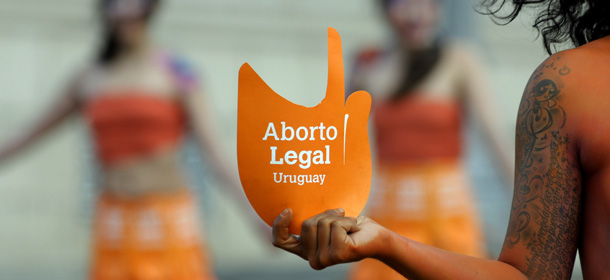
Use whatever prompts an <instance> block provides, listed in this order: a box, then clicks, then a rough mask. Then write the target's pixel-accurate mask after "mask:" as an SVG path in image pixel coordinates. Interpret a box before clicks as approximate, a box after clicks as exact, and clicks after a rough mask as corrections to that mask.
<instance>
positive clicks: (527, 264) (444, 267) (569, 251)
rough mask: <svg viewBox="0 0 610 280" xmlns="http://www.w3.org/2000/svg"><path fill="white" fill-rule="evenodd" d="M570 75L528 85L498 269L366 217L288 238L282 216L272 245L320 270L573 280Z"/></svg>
mask: <svg viewBox="0 0 610 280" xmlns="http://www.w3.org/2000/svg"><path fill="white" fill-rule="evenodd" d="M561 69H569V66H568V65H567V63H566V61H565V59H563V58H561V54H559V55H554V56H552V57H551V58H549V59H548V60H547V61H545V63H543V64H542V65H541V66H540V67H539V68H538V69H537V70H536V72H535V73H534V75H533V76H532V78H531V79H530V81H529V83H528V85H527V88H526V90H525V93H524V95H523V99H522V102H521V107H520V110H519V116H518V119H517V133H516V135H517V137H516V142H517V149H516V171H517V172H516V173H515V174H516V175H515V177H516V180H515V181H516V183H515V194H514V197H513V204H512V207H511V218H510V223H509V226H508V230H507V233H506V240H505V243H504V246H503V248H502V253H501V255H500V258H499V259H498V260H497V261H494V260H483V259H478V258H473V257H468V256H464V255H460V254H455V253H450V252H447V251H443V250H440V249H437V248H434V247H431V246H427V245H424V244H421V243H418V242H415V241H412V240H409V239H407V238H404V237H401V236H399V235H398V234H395V233H393V232H391V231H389V230H387V229H385V228H383V227H382V226H380V225H378V224H376V223H375V222H373V221H372V220H370V219H368V218H364V217H360V218H358V220H356V219H354V218H345V217H343V215H344V214H343V212H342V211H338V210H329V211H327V212H325V213H323V214H320V215H317V216H315V217H312V218H311V219H309V220H307V221H305V223H304V224H303V227H302V230H301V235H300V236H293V235H290V234H288V230H287V226H288V225H289V224H290V222H291V219H292V212H291V211H290V210H287V211H285V212H283V213H282V214H280V215H279V216H278V218H277V219H276V221H275V225H274V227H273V233H274V245H275V246H277V247H279V248H282V249H284V250H286V251H289V252H292V253H294V254H297V255H299V256H301V257H302V258H304V259H306V260H308V261H309V263H310V264H311V266H312V267H313V268H315V269H322V268H324V267H327V266H331V265H334V264H338V263H345V262H352V261H358V260H361V259H364V258H376V259H379V260H381V261H383V262H384V263H386V264H387V265H389V266H390V267H392V268H393V269H394V270H396V271H398V272H399V273H401V274H402V275H404V276H405V277H408V278H409V279H570V276H571V272H572V266H573V263H574V258H575V254H576V248H577V244H578V235H579V234H578V233H579V224H580V205H581V198H580V194H581V187H582V186H581V177H580V176H581V175H580V167H579V164H578V157H577V154H576V148H575V147H574V146H575V144H574V143H576V142H577V141H576V139H574V137H575V136H576V135H575V134H574V133H572V130H571V127H574V124H573V123H571V122H570V110H569V108H568V107H569V104H570V101H569V99H570V91H573V89H571V88H570V87H569V86H568V84H569V83H568V82H567V80H566V79H567V77H566V75H568V74H567V73H569V72H570V71H568V70H561Z"/></svg>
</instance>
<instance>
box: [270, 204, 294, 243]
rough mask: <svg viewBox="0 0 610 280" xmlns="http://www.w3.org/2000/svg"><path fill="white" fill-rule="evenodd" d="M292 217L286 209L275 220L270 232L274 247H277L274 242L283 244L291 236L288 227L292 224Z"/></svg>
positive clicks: (290, 212)
mask: <svg viewBox="0 0 610 280" xmlns="http://www.w3.org/2000/svg"><path fill="white" fill-rule="evenodd" d="M292 215H293V213H292V210H291V209H289V208H287V209H284V211H282V213H280V214H279V215H278V216H277V218H275V221H274V222H273V230H272V234H273V243H274V245H276V246H277V245H278V244H275V243H276V242H282V243H283V242H285V241H287V240H288V239H290V237H291V235H290V231H289V230H288V226H289V225H290V222H292Z"/></svg>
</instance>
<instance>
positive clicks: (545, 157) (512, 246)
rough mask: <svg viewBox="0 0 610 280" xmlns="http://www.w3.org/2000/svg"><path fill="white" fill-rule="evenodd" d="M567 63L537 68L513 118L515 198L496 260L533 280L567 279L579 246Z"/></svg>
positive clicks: (577, 190)
mask: <svg viewBox="0 0 610 280" xmlns="http://www.w3.org/2000/svg"><path fill="white" fill-rule="evenodd" d="M565 60H566V59H565V58H562V55H561V54H557V55H554V56H552V57H551V58H549V59H548V60H547V61H546V62H545V63H543V64H542V65H541V66H540V67H538V69H537V70H536V72H535V73H534V75H533V76H532V78H531V79H530V82H529V83H528V86H527V88H526V91H525V93H524V95H523V98H522V100H521V105H520V107H519V115H518V117H517V131H516V162H515V169H516V170H515V192H514V195H513V204H512V207H511V217H510V221H509V226H508V231H507V234H506V238H505V241H504V246H503V248H502V253H501V255H500V260H501V261H504V262H507V263H509V264H512V265H513V266H515V267H517V268H519V269H520V270H521V271H522V272H523V273H525V274H526V275H527V276H528V277H529V278H532V279H570V277H571V275H572V268H573V264H574V258H575V256H576V249H577V246H578V237H579V229H580V212H581V188H582V183H581V174H580V165H579V162H578V155H577V148H576V145H575V143H577V139H575V138H574V137H575V136H576V135H575V133H571V131H572V130H571V129H570V127H573V125H570V114H569V112H568V111H566V106H569V102H566V99H568V98H569V96H568V95H569V91H570V89H569V87H568V86H566V80H567V79H569V78H570V77H569V75H570V72H571V70H570V68H569V67H568V66H567V65H566V61H565Z"/></svg>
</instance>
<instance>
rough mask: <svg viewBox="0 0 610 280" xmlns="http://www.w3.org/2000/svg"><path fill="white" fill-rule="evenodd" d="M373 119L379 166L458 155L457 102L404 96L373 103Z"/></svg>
mask: <svg viewBox="0 0 610 280" xmlns="http://www.w3.org/2000/svg"><path fill="white" fill-rule="evenodd" d="M373 118H374V119H373V121H374V123H375V128H376V132H375V134H376V140H377V152H378V158H379V161H380V162H381V163H400V162H404V161H422V160H430V159H457V158H458V157H460V155H461V150H462V110H461V107H460V104H459V103H458V102H439V101H430V100H422V99H420V98H417V97H406V98H402V99H400V100H398V101H386V102H382V103H379V104H376V105H375V112H374V115H373Z"/></svg>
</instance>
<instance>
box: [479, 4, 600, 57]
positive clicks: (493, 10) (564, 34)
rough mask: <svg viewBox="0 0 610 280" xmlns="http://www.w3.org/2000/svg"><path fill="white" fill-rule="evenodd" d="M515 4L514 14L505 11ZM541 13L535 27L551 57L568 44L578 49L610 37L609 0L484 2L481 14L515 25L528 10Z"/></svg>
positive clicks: (480, 6) (480, 10) (481, 5)
mask: <svg viewBox="0 0 610 280" xmlns="http://www.w3.org/2000/svg"><path fill="white" fill-rule="evenodd" d="M509 3H510V4H512V5H511V6H512V11H510V12H509V13H508V14H502V13H501V10H502V9H503V8H504V7H505V6H506V5H507V4H509ZM529 6H531V7H533V8H535V9H537V10H538V14H537V17H536V20H535V21H534V25H533V27H534V28H536V29H537V30H538V32H539V33H540V34H541V35H542V38H543V43H544V48H545V49H546V51H547V52H548V53H549V54H552V53H553V51H556V50H557V45H560V44H564V43H566V42H568V43H572V44H573V45H574V46H575V47H578V46H581V45H584V44H586V43H588V42H591V41H593V40H596V39H599V38H602V37H604V36H606V35H610V1H608V0H511V1H509V0H481V2H480V5H479V7H478V9H477V10H478V11H479V12H480V13H482V14H487V15H491V16H492V17H493V18H494V21H495V22H496V23H500V24H508V23H510V22H512V21H513V20H514V19H515V18H516V17H517V16H518V15H519V13H521V11H522V10H523V9H524V8H526V7H529Z"/></svg>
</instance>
